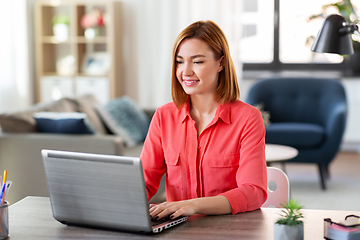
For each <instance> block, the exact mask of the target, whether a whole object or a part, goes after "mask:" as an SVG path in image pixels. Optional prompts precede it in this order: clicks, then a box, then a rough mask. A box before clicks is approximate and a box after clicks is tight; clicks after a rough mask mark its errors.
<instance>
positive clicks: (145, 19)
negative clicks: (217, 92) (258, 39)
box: [137, 0, 243, 108]
mask: <svg viewBox="0 0 360 240" xmlns="http://www.w3.org/2000/svg"><path fill="white" fill-rule="evenodd" d="M242 2H243V1H239V0H139V1H138V3H139V6H138V10H139V15H138V24H137V26H138V32H137V35H138V38H137V39H138V42H137V46H138V54H137V63H138V67H137V68H138V86H137V87H138V98H139V103H140V105H141V106H143V107H145V108H154V107H159V106H161V105H163V104H165V103H167V102H170V101H172V99H171V89H170V85H171V82H170V76H171V56H172V47H173V43H174V41H175V38H176V37H177V35H178V34H179V33H180V32H181V31H182V30H183V29H184V28H186V27H187V26H188V25H190V24H191V23H193V22H195V21H198V20H212V21H214V22H216V23H217V24H218V25H219V26H220V27H221V28H222V30H223V31H224V32H225V35H226V37H227V40H228V42H229V45H230V51H231V55H232V58H233V61H234V64H235V66H236V70H237V74H238V78H239V79H241V71H242V64H241V61H240V59H239V52H238V51H239V50H238V49H239V44H240V38H241V34H242V28H241V9H242Z"/></svg>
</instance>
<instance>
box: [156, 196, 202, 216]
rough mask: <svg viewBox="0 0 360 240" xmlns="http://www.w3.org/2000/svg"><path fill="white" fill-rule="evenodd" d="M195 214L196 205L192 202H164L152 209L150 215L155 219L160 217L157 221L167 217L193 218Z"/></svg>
mask: <svg viewBox="0 0 360 240" xmlns="http://www.w3.org/2000/svg"><path fill="white" fill-rule="evenodd" d="M194 214H195V210H194V204H193V201H191V200H185V201H179V202H164V203H161V204H158V205H156V206H153V207H152V208H150V215H151V217H152V218H153V219H155V218H156V217H158V218H157V219H161V218H164V217H167V216H169V217H172V218H177V217H179V216H191V215H194ZM157 219H156V220H157Z"/></svg>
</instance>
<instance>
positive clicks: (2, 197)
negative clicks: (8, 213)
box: [0, 184, 6, 205]
mask: <svg viewBox="0 0 360 240" xmlns="http://www.w3.org/2000/svg"><path fill="white" fill-rule="evenodd" d="M5 187H6V184H3V185H2V188H1V193H0V199H1V205H2V204H3V203H4V201H3V199H4V197H5Z"/></svg>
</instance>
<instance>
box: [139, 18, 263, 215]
mask: <svg viewBox="0 0 360 240" xmlns="http://www.w3.org/2000/svg"><path fill="white" fill-rule="evenodd" d="M172 64H173V67H172V78H171V85H172V87H171V89H172V98H173V102H171V103H168V104H165V105H163V106H161V107H159V108H158V109H157V110H156V113H155V114H154V116H153V118H152V121H151V124H150V128H149V131H148V135H147V137H146V140H145V142H144V148H143V150H142V153H141V155H140V158H141V159H142V163H143V169H144V178H145V182H146V187H147V193H148V198H149V199H151V197H152V196H153V195H154V194H155V193H156V192H157V190H158V187H159V183H160V180H161V178H162V176H163V175H164V174H165V173H166V198H167V202H164V203H161V204H158V205H155V206H152V207H151V209H150V214H151V216H152V217H153V218H154V220H157V219H159V218H164V217H166V216H169V217H170V218H177V217H179V216H191V215H193V214H208V215H219V214H228V213H233V214H236V213H239V212H246V211H252V210H255V209H257V208H259V207H260V206H261V205H262V204H263V203H264V202H265V200H266V196H267V191H266V189H267V186H266V184H267V176H266V162H265V127H264V123H263V120H262V117H261V113H260V111H259V110H258V109H256V108H255V107H252V106H250V105H248V104H246V103H243V102H241V101H240V100H238V99H239V97H240V92H239V86H238V81H237V77H236V73H235V67H234V64H233V62H232V60H231V56H230V51H229V45H228V42H227V40H226V37H225V35H224V33H223V31H222V30H221V28H220V27H219V26H218V25H217V24H216V23H214V22H212V21H197V22H195V23H193V24H190V25H189V26H188V27H186V28H185V29H184V30H183V31H182V32H181V33H180V34H179V36H178V37H177V38H176V40H175V44H174V47H173V59H172Z"/></svg>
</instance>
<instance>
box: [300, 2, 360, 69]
mask: <svg viewBox="0 0 360 240" xmlns="http://www.w3.org/2000/svg"><path fill="white" fill-rule="evenodd" d="M332 9H333V10H334V9H336V11H337V13H338V14H340V15H342V16H343V17H344V18H345V20H346V21H347V22H348V23H349V24H350V23H357V22H359V20H358V15H357V14H356V10H357V9H356V7H355V6H354V5H353V4H352V2H351V0H341V1H338V2H335V3H330V4H325V5H323V6H322V8H321V12H320V13H317V14H313V15H311V16H310V17H309V19H308V21H311V20H314V19H318V18H323V19H325V18H326V17H327V16H328V15H329V13H328V11H331V10H332ZM332 13H333V12H332ZM352 37H353V38H352V43H353V47H354V54H352V55H350V57H349V59H350V66H351V68H352V70H353V72H354V74H359V73H360V43H359V41H360V39H356V40H354V38H355V36H352ZM314 39H315V37H314V36H310V37H309V38H308V41H307V42H312V40H314Z"/></svg>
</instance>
